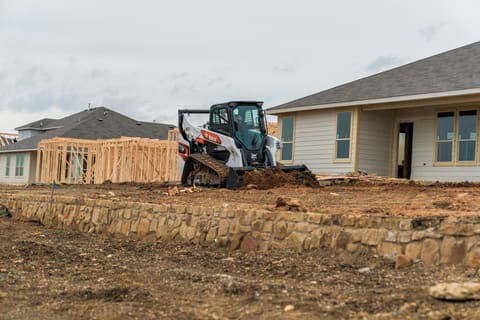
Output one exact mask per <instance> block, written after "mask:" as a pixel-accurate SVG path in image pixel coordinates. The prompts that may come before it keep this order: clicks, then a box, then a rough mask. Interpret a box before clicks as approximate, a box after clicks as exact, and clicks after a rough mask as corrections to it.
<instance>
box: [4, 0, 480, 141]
mask: <svg viewBox="0 0 480 320" xmlns="http://www.w3.org/2000/svg"><path fill="white" fill-rule="evenodd" d="M479 12H480V3H479V2H478V1H474V0H472V1H440V0H435V1H433V0H431V1H418V0H415V1H414V0H402V1H385V0H375V1H374V0H372V1H368V0H365V1H356V0H351V1H320V0H311V1H307V0H296V1H282V0H255V1H253V0H243V1H229V0H202V1H198V0H191V1H183V0H175V1H174V0H172V1H163V0H156V1H154V0H151V1H150V0H137V1H126V0H125V1H122V0H115V1H114V0H102V1H99V0H95V1H93V0H82V1H68V0H44V1H38V0H32V1H25V0H0V132H5V131H6V132H12V131H13V128H14V127H17V126H20V125H23V124H26V123H28V122H30V121H34V120H37V119H40V118H43V117H49V118H60V117H63V116H65V115H68V114H71V113H75V112H78V111H81V110H83V109H85V108H86V107H87V105H88V102H91V103H92V104H93V105H95V106H97V105H105V106H108V107H110V108H112V109H114V110H116V111H119V112H121V113H124V114H126V115H128V116H130V117H133V118H135V119H138V120H144V121H152V120H156V121H158V122H167V123H176V110H177V109H178V108H184V107H192V108H201V107H208V106H210V105H211V104H214V103H219V102H224V101H229V100H240V99H248V100H263V101H265V106H266V107H267V108H268V107H272V106H275V105H277V104H280V103H284V102H287V101H290V100H293V99H296V98H300V97H302V96H305V95H308V94H312V93H315V92H318V91H322V90H325V89H328V88H330V87H333V86H335V85H339V84H342V83H345V82H349V81H351V80H355V79H358V78H361V77H364V76H367V75H370V74H373V73H377V72H379V71H383V70H386V69H390V68H392V67H395V66H398V65H402V64H404V63H407V62H411V61H414V60H418V59H420V58H424V57H427V56H430V55H433V54H436V53H440V52H442V51H446V50H449V49H453V48H456V47H459V46H462V45H466V44H469V43H472V42H476V41H478V40H480V19H479V18H478V13H479Z"/></svg>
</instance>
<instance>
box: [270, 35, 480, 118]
mask: <svg viewBox="0 0 480 320" xmlns="http://www.w3.org/2000/svg"><path fill="white" fill-rule="evenodd" d="M477 88H480V42H475V43H472V44H469V45H466V46H464V47H460V48H457V49H453V50H450V51H447V52H443V53H440V54H437V55H434V56H431V57H429V58H425V59H422V60H418V61H415V62H412V63H409V64H406V65H403V66H400V67H397V68H394V69H391V70H387V71H384V72H381V73H377V74H374V75H372V76H369V77H366V78H362V79H359V80H355V81H352V82H349V83H346V84H343V85H340V86H338V87H334V88H331V89H328V90H325V91H321V92H318V93H315V94H312V95H309V96H306V97H303V98H300V99H297V100H294V101H290V102H288V103H285V104H281V105H278V106H275V107H272V108H270V109H269V110H271V111H281V110H282V109H291V108H297V107H308V106H317V105H326V104H333V103H345V102H355V101H362V100H371V99H382V98H391V97H402V96H410V95H418V94H430V93H440V92H448V91H455V90H464V89H477Z"/></svg>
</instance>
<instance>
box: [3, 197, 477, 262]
mask: <svg viewBox="0 0 480 320" xmlns="http://www.w3.org/2000/svg"><path fill="white" fill-rule="evenodd" d="M0 202H2V203H6V204H7V207H8V208H9V209H10V211H11V212H12V213H14V214H16V215H18V216H20V217H23V218H24V219H29V220H32V219H33V220H37V221H39V222H41V223H42V224H44V225H47V226H53V227H59V228H66V229H73V230H80V231H82V232H89V233H99V234H108V235H112V236H118V237H131V238H137V239H142V240H147V241H155V240H158V239H161V240H164V241H170V240H180V241H187V242H191V243H202V244H211V245H215V246H219V247H228V248H230V249H233V250H234V249H238V248H240V249H241V250H244V251H250V250H269V249H283V248H288V249H295V250H299V251H301V250H312V249H316V248H322V247H328V248H333V249H335V250H346V251H349V252H356V251H358V250H367V251H369V252H371V253H374V254H378V255H380V256H383V257H385V258H387V259H392V260H395V259H396V257H397V256H399V255H404V256H406V257H407V258H408V259H412V260H417V261H422V262H423V263H424V264H427V265H437V264H449V265H450V264H464V265H467V266H470V267H480V218H479V217H468V218H462V219H463V220H452V219H448V218H446V217H436V216H431V217H418V218H404V217H391V216H378V215H349V214H345V215H341V214H325V213H315V212H290V211H277V210H275V211H271V210H265V209H252V208H250V207H242V206H239V207H236V208H233V207H230V206H227V207H220V208H213V207H205V206H196V205H181V204H151V203H139V202H126V201H111V200H107V199H89V198H74V197H65V196H55V197H54V198H51V197H50V196H47V195H45V196H42V195H39V196H32V195H10V196H9V198H8V199H0Z"/></svg>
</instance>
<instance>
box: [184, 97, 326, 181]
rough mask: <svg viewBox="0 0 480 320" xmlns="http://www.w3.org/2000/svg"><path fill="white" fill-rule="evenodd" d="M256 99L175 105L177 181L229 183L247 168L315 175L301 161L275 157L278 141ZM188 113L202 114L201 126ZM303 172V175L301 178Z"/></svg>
mask: <svg viewBox="0 0 480 320" xmlns="http://www.w3.org/2000/svg"><path fill="white" fill-rule="evenodd" d="M262 105H263V102H260V101H232V102H228V103H221V104H215V105H213V106H211V107H210V109H209V110H208V109H206V110H198V109H193V110H191V109H181V110H178V128H179V131H180V135H179V155H180V157H181V160H183V161H184V165H183V173H182V184H183V185H185V186H191V185H203V186H210V187H227V188H229V189H235V188H238V187H241V186H242V185H243V181H242V176H243V175H244V174H245V172H248V171H252V170H281V171H282V172H286V173H289V172H295V176H296V177H298V173H299V172H303V173H305V174H304V176H305V177H306V179H307V180H309V181H310V182H311V184H315V183H316V184H317V185H318V182H317V181H316V179H315V177H314V176H313V175H312V174H311V172H310V171H309V170H308V169H307V167H306V166H305V165H300V166H283V165H280V164H279V163H277V161H276V159H275V154H276V152H277V151H278V150H279V149H280V148H281V143H280V141H279V140H278V139H277V138H275V137H273V136H270V135H268V133H267V126H266V115H265V112H264V110H263V109H262ZM192 114H205V115H208V117H209V121H208V122H207V123H206V124H204V125H201V126H196V125H193V124H192V123H191V122H190V121H189V116H190V115H192ZM305 177H303V178H304V179H305Z"/></svg>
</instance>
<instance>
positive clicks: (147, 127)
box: [0, 107, 175, 153]
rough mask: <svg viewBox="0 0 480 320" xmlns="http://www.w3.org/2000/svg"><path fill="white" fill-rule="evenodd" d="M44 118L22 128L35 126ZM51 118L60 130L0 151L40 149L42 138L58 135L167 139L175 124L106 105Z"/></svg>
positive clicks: (93, 137)
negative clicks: (137, 116) (137, 117)
mask: <svg viewBox="0 0 480 320" xmlns="http://www.w3.org/2000/svg"><path fill="white" fill-rule="evenodd" d="M42 120H43V121H44V120H45V119H42ZM42 120H39V121H35V122H32V123H29V124H28V125H25V126H21V127H19V128H18V129H20V130H21V129H22V128H24V129H28V128H35V127H36V126H39V124H40V122H41V121H42ZM48 120H50V121H49V127H57V129H52V130H48V131H44V132H41V133H39V134H37V135H35V136H33V137H31V138H28V139H24V140H21V141H18V142H16V143H13V144H10V145H8V146H5V147H1V148H0V153H2V152H13V151H16V150H36V149H37V145H38V143H39V142H40V140H43V139H49V138H54V137H64V138H77V139H91V140H94V139H114V138H120V137H138V138H152V139H162V140H165V139H167V137H168V131H169V130H171V129H173V128H174V127H175V126H173V125H169V124H161V123H151V122H142V121H136V120H134V119H131V118H129V117H127V116H124V115H122V114H120V113H118V112H115V111H113V110H110V109H107V108H105V107H98V108H91V109H90V110H84V111H82V112H79V113H76V114H73V115H70V116H67V117H65V118H62V119H58V120H54V119H48Z"/></svg>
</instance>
